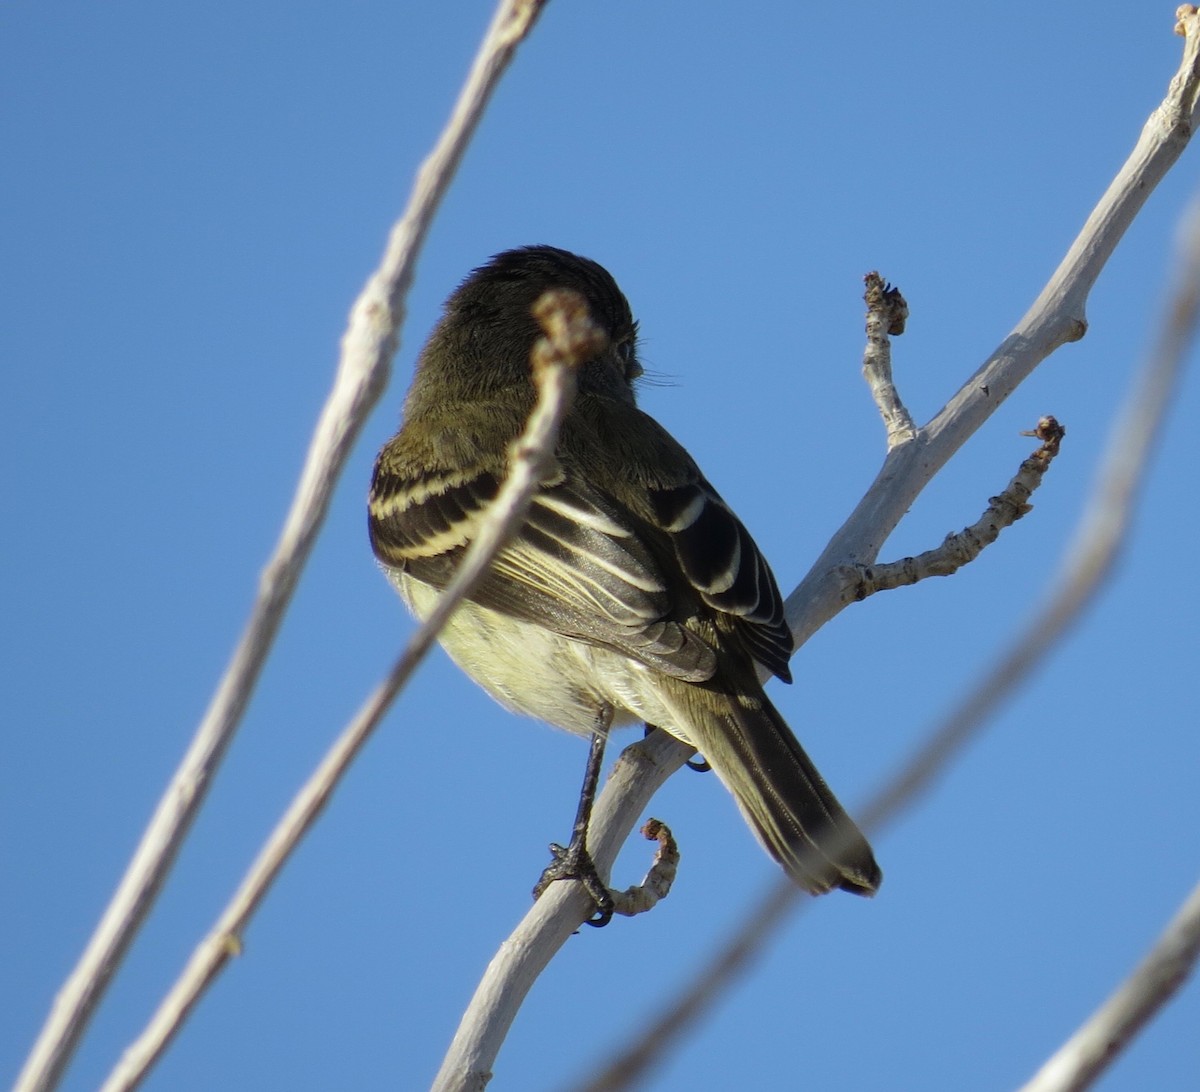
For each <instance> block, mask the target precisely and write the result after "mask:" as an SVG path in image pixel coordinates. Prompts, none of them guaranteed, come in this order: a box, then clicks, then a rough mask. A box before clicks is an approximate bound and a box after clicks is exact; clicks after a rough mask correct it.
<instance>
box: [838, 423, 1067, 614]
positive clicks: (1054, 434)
mask: <svg viewBox="0 0 1200 1092" xmlns="http://www.w3.org/2000/svg"><path fill="white" fill-rule="evenodd" d="M1066 431H1067V430H1066V429H1064V428H1063V427H1062V425H1060V424H1059V423H1058V420H1057V419H1056V418H1054V417H1043V418H1042V419H1041V420H1040V421H1039V422H1038V425H1037V428H1035V429H1034V430H1033V431H1031V432H1026V433H1022V435H1023V436H1036V437H1037V438H1038V439H1040V440H1041V441H1042V446H1041V447H1039V448H1038V449H1037V451H1035V452H1034V453H1033V454H1032V455H1030V456H1029V458H1028V459H1026V460H1025V461H1024V462H1023V463H1021V468H1020V469H1019V470H1018V471H1017V473H1016V475H1015V476H1014V477H1013V479H1012V481H1010V482H1009V483H1008V485H1006V486H1005V487H1004V490H1003V491H1002V492H1000V493H998V494H997V495H996V496H994V497H992V498H991V499H990V500H989V501H988V506H987V510H986V511H985V512H984V513H983V515H982V516H980V517H979V519H977V520H976V521H975V522H974V523H973V524H971V526H970V527H964V528H963V529H962V530H961V531H959V532H958V533H957V534H952V535H947V536H946V538H945V541H944V542H942V544H941V545H940V546H937V547H935V548H934V549H932V550H926V551H925V552H924V553H923V554H918V555H917V556H916V557H905V558H902V559H901V560H899V561H891V562H888V563H887V564H884V565H853V566H848V567H847V571H846V573H845V578H846V579H847V580H851V579H853V580H856V581H857V588H856V590H855V594H854V598H855V599H857V600H862V599H866V598H867V597H868V596H870V595H874V594H875V593H876V592H881V591H891V589H893V588H904V587H908V586H909V585H912V584H916V583H917V582H918V581H921V580H926V579H928V578H929V577H931V576H952V575H953V574H954V573H956V572H958V570H959V569H961V568H962V567H963V566H964V565H968V564H970V563H971V562H972V561H974V560H975V559H976V558H977V557H978V556H979V555H980V554H981V553H983V551H984V550H985V549H987V547H988V546H990V545H991V544H992V543H993V542H995V541H996V539H998V538H999V537H1000V532H1001V531H1003V530H1004V529H1005V528H1006V527H1011V526H1012V525H1013V524H1014V523H1016V522H1017V520H1019V519H1021V517H1022V516H1025V515H1027V514H1028V513H1029V512H1031V511H1032V510H1033V505H1032V504H1030V503H1029V498H1030V497H1031V496H1032V495H1033V492H1034V490H1036V489H1037V487H1038V486H1039V485H1041V484H1042V478H1043V477H1045V474H1046V471H1047V470H1049V469H1050V464H1051V463H1052V462H1053V461H1054V458H1055V456H1056V455H1058V452H1059V448H1060V447H1061V445H1062V440H1063V437H1064V436H1065V435H1066Z"/></svg>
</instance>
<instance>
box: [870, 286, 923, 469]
mask: <svg viewBox="0 0 1200 1092" xmlns="http://www.w3.org/2000/svg"><path fill="white" fill-rule="evenodd" d="M863 281H864V282H865V283H866V286H867V287H866V291H865V292H864V293H863V298H864V299H865V300H866V304H867V348H866V351H865V352H864V353H863V366H862V371H863V378H864V379H866V381H867V386H868V387H870V388H871V397H872V398H873V399H874V400H875V405H876V406H878V407H879V414H880V416H881V417H882V418H883V423H884V425H885V426H886V427H887V446H888V448H889V449H890V448H893V447H895V446H896V445H897V444H905V443H909V442H910V441H912V440H915V439H916V438H917V426H916V425H915V424H913V419H912V414H910V413H909V412H908V407H907V406H906V405H905V404H904V401H903V400H902V399H901V397H900V392H899V391H897V390H896V383H895V380H894V379H893V378H892V343H891V339H892V338H893V337H899V336H900V335H901V334H902V333H904V326H905V324H906V323H907V322H908V304H907V303H906V302H905V300H904V297H903V296H902V295H901V294H900V290H899V289H898V288H893V287H892V286H891V285H890V284H888V283H886V282H885V281H884V279H883V278H882V277H881V276H880V275H879V274H878V273H868V274H867V275H866V276H865V277H864V278H863Z"/></svg>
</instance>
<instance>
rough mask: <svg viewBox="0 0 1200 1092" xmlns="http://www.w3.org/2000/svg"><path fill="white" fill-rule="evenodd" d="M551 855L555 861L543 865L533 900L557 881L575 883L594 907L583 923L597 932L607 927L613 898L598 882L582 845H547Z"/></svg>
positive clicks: (597, 873) (597, 876) (600, 882)
mask: <svg viewBox="0 0 1200 1092" xmlns="http://www.w3.org/2000/svg"><path fill="white" fill-rule="evenodd" d="M550 856H551V857H553V858H554V859H553V860H552V861H551V862H550V864H549V865H547V866H546V869H545V871H543V872H542V875H541V878H540V879H539V880H538V882H537V885H536V886H535V887H534V889H533V897H534V899H535V900H536V899H540V898H541V897H542V895H543V894H545V891H546V888H548V887H549V886H550V885H551V884H552V883H554V882H555V881H556V880H578V881H579V882H580V883H581V884H583V886H584V888H585V889H586V890H587V893H588V894H589V895H590V896H591V897H592V901H593V902H594V903H595V904H596V913H595V914H594V915H593V916H592V917H590V918H588V919H587V922H586V924H588V925H591V926H593V927H594V928H596V929H599V928H602V927H603V926H605V925H607V924H608V923H609V922H610V921H611V920H612V916H613V905H614V904H613V897H612V895H611V894H610V893H609V890H608V888H607V887H606V886H605V884H604V881H603V880H602V879H600V873H599V872H597V871H596V866H595V865H594V864H593V863H592V858H591V855H590V854H589V853H588V851H587V850H586V849H584V848H583V846H582V845H574V844H572V845H569V846H560V845H559V844H558V843H557V842H551V843H550Z"/></svg>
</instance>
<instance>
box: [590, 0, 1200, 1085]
mask: <svg viewBox="0 0 1200 1092" xmlns="http://www.w3.org/2000/svg"><path fill="white" fill-rule="evenodd" d="M1193 10H1194V9H1193ZM1182 243H1183V251H1184V255H1183V263H1182V266H1181V268H1180V270H1179V272H1178V274H1177V277H1176V283H1175V285H1174V287H1173V289H1172V292H1171V304H1170V308H1169V311H1168V314H1167V318H1166V321H1165V322H1164V325H1163V333H1162V337H1161V339H1160V340H1159V342H1158V344H1157V346H1156V348H1155V350H1154V352H1153V353H1152V354H1151V355H1150V357H1149V359H1148V360H1147V363H1146V365H1145V366H1144V368H1143V369H1142V374H1141V376H1140V378H1139V380H1138V383H1137V385H1136V387H1135V389H1134V391H1133V393H1132V395H1131V396H1130V398H1129V400H1128V402H1127V404H1126V409H1125V412H1124V413H1123V414H1122V415H1121V418H1120V420H1119V421H1118V422H1117V423H1116V425H1115V427H1114V429H1113V433H1112V437H1111V439H1110V440H1109V443H1108V448H1107V455H1106V458H1105V462H1104V466H1103V467H1102V468H1101V472H1100V475H1099V477H1098V481H1097V483H1096V485H1095V487H1094V488H1093V490H1092V495H1091V499H1090V501H1089V504H1088V507H1087V510H1086V511H1085V512H1084V514H1083V517H1082V518H1081V520H1080V523H1079V526H1078V528H1077V530H1076V533H1075V537H1074V540H1073V542H1072V544H1071V546H1070V547H1069V548H1068V550H1067V551H1066V554H1065V557H1064V561H1063V564H1062V566H1061V571H1060V575H1058V576H1057V577H1055V579H1053V580H1052V581H1051V583H1050V586H1051V587H1052V588H1054V589H1055V591H1054V594H1053V595H1052V596H1051V598H1050V600H1049V601H1048V602H1047V603H1046V605H1045V606H1044V607H1043V608H1042V609H1041V610H1039V611H1037V612H1036V613H1035V615H1034V617H1033V618H1032V620H1031V621H1030V623H1029V624H1028V625H1027V626H1026V628H1025V630H1024V631H1023V632H1022V633H1021V634H1020V635H1019V636H1018V637H1017V639H1016V640H1014V641H1013V642H1012V645H1011V646H1010V649H1009V651H1008V653H1007V654H1006V655H1005V656H1004V657H1003V658H1002V659H1000V660H999V661H998V662H997V664H996V665H995V666H994V668H993V669H992V670H991V671H990V672H989V673H988V674H987V676H986V677H985V678H984V679H983V680H981V682H980V683H979V684H978V685H977V686H976V687H975V688H974V689H973V690H972V691H971V692H970V693H969V694H968V695H967V696H966V697H965V698H964V700H963V701H962V702H961V704H960V705H959V706H958V708H957V709H955V710H954V711H953V712H952V713H951V714H950V716H949V717H947V718H946V720H945V721H944V722H943V723H942V725H941V726H940V727H939V728H938V729H937V731H935V732H934V733H933V734H932V735H931V736H929V737H928V739H927V741H926V742H925V744H924V745H923V746H922V747H921V748H919V749H918V751H917V752H916V753H915V754H914V755H913V756H912V758H911V759H910V760H909V761H908V762H907V763H906V764H905V765H904V767H903V768H902V769H901V770H900V771H899V772H898V773H897V774H896V776H895V777H893V778H892V779H891V781H890V782H889V783H888V784H887V785H886V786H885V787H884V789H883V790H882V791H881V792H879V793H878V794H877V795H876V796H875V798H874V800H873V801H872V802H871V803H869V804H868V805H867V806H866V807H865V808H863V809H861V811H860V812H859V813H858V814H859V818H860V819H861V821H862V826H863V828H864V830H866V831H868V832H876V831H878V830H880V829H881V828H882V827H883V826H885V825H886V824H887V823H889V822H891V821H892V820H894V819H895V818H897V817H898V816H899V815H900V814H901V813H902V812H903V811H904V810H905V809H906V808H909V807H911V806H912V805H913V804H914V803H915V802H916V801H917V800H918V799H919V798H920V796H921V794H922V793H923V792H924V791H925V790H926V789H928V788H929V786H930V785H931V784H932V783H933V782H934V780H935V779H936V778H937V777H938V776H940V775H941V774H943V773H944V772H945V771H946V770H947V768H948V767H949V765H950V762H951V761H952V760H953V759H954V758H955V757H956V756H957V755H959V754H960V753H961V752H962V750H963V748H964V747H965V746H966V745H967V743H968V742H970V741H971V740H972V739H973V738H974V737H975V736H976V735H977V734H978V732H979V731H980V729H981V728H982V726H983V724H984V722H985V720H986V718H987V717H988V716H989V715H990V714H991V713H992V712H994V711H995V710H996V708H997V707H998V706H999V705H1000V703H1001V702H1002V701H1003V700H1004V699H1005V698H1007V697H1008V696H1009V695H1010V694H1011V693H1012V692H1013V691H1014V689H1015V688H1016V687H1017V686H1018V685H1020V683H1021V682H1023V681H1024V680H1025V679H1026V678H1027V677H1028V675H1029V674H1030V673H1031V672H1032V671H1033V670H1034V669H1035V668H1036V667H1037V666H1038V664H1039V663H1041V662H1042V660H1044V659H1045V658H1046V656H1047V655H1048V654H1049V652H1050V650H1051V649H1052V648H1053V646H1054V645H1055V643H1056V642H1057V641H1058V640H1059V639H1061V637H1062V636H1063V634H1064V633H1065V632H1066V631H1067V629H1068V628H1069V627H1070V626H1071V625H1072V624H1073V623H1074V622H1075V621H1076V620H1077V619H1078V618H1079V616H1080V615H1081V614H1082V612H1083V610H1084V609H1085V608H1086V607H1087V605H1088V604H1089V603H1090V601H1091V600H1092V598H1093V597H1094V596H1095V594H1096V593H1097V591H1099V589H1100V588H1101V587H1102V586H1103V583H1104V580H1105V578H1106V577H1107V575H1108V573H1109V572H1110V571H1111V569H1112V567H1113V565H1114V563H1115V561H1116V558H1117V555H1118V553H1119V551H1120V548H1121V546H1122V544H1123V543H1124V540H1125V538H1126V536H1127V534H1128V531H1129V528H1130V526H1131V523H1132V519H1133V513H1134V506H1135V502H1136V500H1137V496H1138V493H1139V491H1140V488H1141V485H1142V482H1143V480H1144V478H1145V476H1146V473H1147V469H1148V465H1149V460H1150V455H1151V451H1152V448H1153V445H1154V443H1155V441H1156V440H1157V438H1158V434H1159V432H1160V430H1161V428H1162V424H1163V421H1164V419H1165V417H1166V413H1167V411H1168V410H1169V408H1170V403H1171V398H1172V394H1173V392H1174V390H1175V388H1176V386H1177V384H1178V381H1179V377H1180V374H1181V372H1182V369H1183V364H1184V359H1185V355H1186V352H1187V350H1188V349H1189V348H1190V346H1191V344H1192V342H1193V341H1194V339H1195V333H1196V326H1197V319H1198V315H1200V206H1197V207H1196V208H1193V209H1192V210H1191V212H1190V213H1189V216H1188V218H1187V222H1186V225H1185V229H1184V232H1183V240H1182ZM801 895H802V893H801V892H799V891H798V890H797V889H796V888H794V887H793V886H792V885H791V884H790V883H788V882H786V881H780V882H779V883H777V884H775V885H774V886H773V887H772V888H771V890H770V891H769V892H768V894H767V896H766V898H765V899H763V900H762V902H761V903H760V904H759V905H758V906H756V907H754V908H753V909H752V910H751V913H750V914H749V915H748V917H747V919H746V921H745V923H744V924H743V925H742V926H741V927H740V928H739V929H738V930H737V931H736V932H735V933H734V934H733V936H732V937H731V939H730V940H729V941H728V942H727V943H726V944H725V945H723V946H722V947H721V948H720V949H719V950H718V951H717V952H716V953H714V955H713V957H712V959H711V960H710V961H709V962H708V964H707V965H706V966H705V967H703V968H702V969H701V970H700V972H699V973H698V974H697V975H696V977H695V978H694V979H693V981H692V984H691V985H689V986H688V987H687V988H686V989H685V990H684V991H683V992H682V993H681V994H680V996H679V997H678V998H677V999H676V1000H674V1001H673V1002H671V1003H670V1004H668V1005H666V1006H659V1012H660V1015H659V1016H658V1017H657V1018H656V1019H655V1020H654V1021H652V1022H651V1023H650V1024H649V1026H647V1027H646V1028H645V1029H643V1030H642V1031H641V1032H640V1033H639V1035H638V1036H637V1038H636V1040H635V1041H634V1042H632V1043H631V1044H630V1045H629V1047H628V1048H627V1049H625V1050H623V1051H621V1052H620V1053H619V1054H618V1055H617V1056H616V1058H615V1060H614V1061H612V1062H611V1063H609V1065H608V1066H606V1067H605V1068H604V1069H603V1070H601V1071H600V1073H599V1075H598V1076H596V1077H595V1078H592V1079H589V1080H588V1081H586V1082H583V1083H581V1084H580V1085H579V1086H578V1087H579V1089H580V1090H585V1092H617V1090H618V1089H624V1088H628V1087H630V1086H631V1084H632V1083H633V1082H634V1081H635V1080H636V1079H638V1078H640V1077H642V1076H644V1074H645V1073H646V1071H647V1070H648V1069H649V1068H650V1067H651V1066H652V1065H653V1064H654V1063H655V1062H656V1061H657V1060H658V1059H660V1058H661V1056H662V1054H663V1053H664V1052H665V1050H666V1049H667V1047H668V1046H669V1045H670V1044H671V1043H672V1042H673V1041H675V1040H677V1039H678V1038H679V1037H680V1036H681V1035H682V1034H683V1032H684V1031H685V1030H686V1028H687V1027H688V1026H690V1025H691V1024H692V1023H693V1022H694V1021H695V1020H696V1019H698V1018H699V1017H700V1016H701V1015H702V1014H703V1013H704V1011H705V1010H706V1009H707V1008H708V1007H709V1005H710V1004H711V1003H712V1001H714V1000H715V999H716V998H717V997H718V996H719V995H720V994H721V992H722V991H723V989H724V988H725V987H726V986H728V985H729V983H730V982H732V981H733V980H734V978H735V977H736V976H737V975H738V974H739V973H740V972H741V971H742V970H743V969H744V968H745V967H746V966H747V964H748V963H749V962H750V961H751V960H752V959H753V958H754V957H755V956H756V955H757V953H758V952H760V951H761V950H762V947H763V946H764V945H765V943H766V942H767V940H769V939H770V937H771V935H772V934H773V933H774V930H775V927H776V926H777V925H778V924H779V923H780V922H782V921H783V920H784V918H785V911H786V910H787V909H788V908H789V907H790V906H792V905H794V904H795V903H796V902H797V900H798V899H799V898H800V897H801ZM805 904H806V903H802V904H801V905H805ZM1171 935H1174V934H1171ZM1151 958H1153V957H1151ZM1178 984H1179V982H1178V980H1176V979H1172V978H1170V977H1169V976H1163V977H1162V978H1161V979H1159V980H1158V984H1157V988H1158V989H1159V994H1158V995H1157V996H1156V997H1154V998H1152V999H1151V998H1147V999H1145V1001H1146V1003H1147V1004H1146V1007H1145V1008H1143V1009H1141V1010H1139V1011H1137V1012H1135V1011H1134V1010H1126V1015H1127V1017H1128V1018H1129V1021H1130V1022H1129V1024H1128V1025H1127V1031H1128V1035H1132V1033H1133V1031H1134V1030H1136V1026H1138V1024H1139V1023H1140V1022H1141V1021H1144V1020H1145V1019H1146V1018H1147V1017H1148V1015H1149V1011H1150V1007H1149V1002H1151V1001H1152V1002H1153V1005H1154V1006H1157V1005H1160V1004H1162V1003H1163V1001H1165V999H1166V998H1167V997H1168V996H1169V995H1170V993H1171V992H1172V991H1173V990H1174V989H1175V988H1176V987H1177V986H1178ZM1135 1020H1136V1021H1137V1023H1135V1022H1134V1021H1135ZM1118 1041H1119V1042H1122V1043H1123V1042H1124V1041H1127V1040H1126V1039H1114V1040H1113V1051H1112V1053H1113V1054H1114V1055H1115V1053H1116V1044H1117V1042H1118ZM1107 1060H1111V1059H1107ZM1051 1087H1057V1086H1051ZM1025 1092H1031V1090H1028V1089H1027V1090H1025ZM1036 1092H1049V1089H1048V1088H1047V1089H1037V1090H1036Z"/></svg>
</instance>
